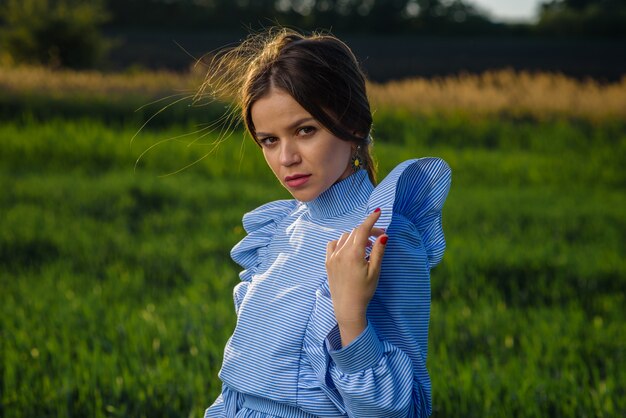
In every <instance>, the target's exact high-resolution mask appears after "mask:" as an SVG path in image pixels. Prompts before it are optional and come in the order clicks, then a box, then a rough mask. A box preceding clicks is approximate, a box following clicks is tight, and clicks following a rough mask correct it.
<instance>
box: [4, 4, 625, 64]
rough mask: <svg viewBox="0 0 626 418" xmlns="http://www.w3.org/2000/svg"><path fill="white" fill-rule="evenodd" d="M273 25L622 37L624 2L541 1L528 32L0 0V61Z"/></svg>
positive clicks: (326, 11)
mask: <svg viewBox="0 0 626 418" xmlns="http://www.w3.org/2000/svg"><path fill="white" fill-rule="evenodd" d="M273 24H281V25H287V26H292V27H297V28H303V29H332V30H333V31H334V32H341V33H359V32H360V33H369V34H372V33H401V34H402V33H406V34H409V33H410V34H429V35H451V36H458V35H499V36H500V35H526V36H532V35H541V36H606V37H615V36H620V37H623V36H624V35H626V0H547V1H544V2H543V3H542V4H541V8H540V16H539V20H538V23H536V24H530V23H529V24H506V23H498V22H494V21H492V19H491V18H490V16H489V15H488V13H487V12H486V11H484V10H482V9H480V8H478V7H477V6H475V5H473V4H472V3H471V2H470V1H468V2H466V1H463V0H0V46H1V47H2V50H1V51H2V52H0V59H2V60H3V61H4V62H16V63H19V62H28V63H36V64H45V65H49V66H68V67H73V68H85V67H91V66H94V65H96V64H97V63H98V61H99V60H100V59H101V58H102V57H103V56H104V55H105V53H106V51H107V49H109V48H110V47H111V44H110V43H109V42H108V41H107V40H106V39H104V37H103V36H102V35H101V32H100V31H99V30H100V29H101V28H102V27H109V28H121V29H124V28H127V29H136V28H144V29H154V30H158V29H163V28H168V29H186V30H187V29H193V30H203V31H231V32H233V31H235V32H245V31H246V29H247V28H249V29H252V30H256V29H259V28H261V27H263V26H271V25H273Z"/></svg>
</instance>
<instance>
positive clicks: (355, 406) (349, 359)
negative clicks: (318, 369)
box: [326, 323, 414, 418]
mask: <svg viewBox="0 0 626 418" xmlns="http://www.w3.org/2000/svg"><path fill="white" fill-rule="evenodd" d="M338 344H340V336H339V330H338V328H337V327H335V328H334V329H333V330H332V331H331V332H330V333H329V335H328V338H327V340H326V346H327V348H328V351H329V353H330V356H331V358H332V361H331V362H330V366H329V370H328V372H329V375H330V377H331V379H332V381H333V383H334V385H335V387H336V388H337V390H338V391H339V393H340V394H341V397H342V398H343V401H344V403H345V406H346V409H347V411H348V413H349V415H350V416H355V417H386V418H387V417H389V418H395V417H398V418H400V417H402V418H405V417H413V416H414V415H413V413H412V410H413V408H412V403H413V399H412V398H413V386H414V382H413V364H412V362H411V359H410V358H409V357H408V356H407V355H406V354H405V353H404V352H403V351H402V350H400V349H398V348H397V347H395V346H393V345H392V344H390V343H389V342H386V341H380V340H379V338H378V336H377V335H376V332H375V330H374V328H373V326H372V325H371V323H368V325H367V326H366V328H365V330H364V331H363V333H362V334H361V335H359V336H358V337H357V338H356V339H355V340H354V341H352V342H351V343H350V344H349V345H347V346H345V347H343V348H339V349H338V348H337V346H338Z"/></svg>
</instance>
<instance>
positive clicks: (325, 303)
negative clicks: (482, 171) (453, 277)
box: [310, 158, 451, 418]
mask: <svg viewBox="0 0 626 418" xmlns="http://www.w3.org/2000/svg"><path fill="white" fill-rule="evenodd" d="M450 178H451V175H450V168H449V167H448V165H447V164H446V163H445V162H444V161H443V160H441V159H438V158H421V159H418V160H411V161H407V162H405V163H403V164H401V165H399V166H398V167H396V168H395V169H394V170H393V171H392V172H391V173H390V174H389V176H387V178H385V180H384V181H383V182H381V183H380V184H379V185H378V186H377V187H376V189H375V190H374V191H373V192H372V195H371V197H370V201H369V202H368V210H367V212H366V213H369V212H371V210H373V209H374V208H376V207H380V208H381V211H382V213H381V217H380V218H379V222H378V223H377V226H379V227H384V228H386V230H387V234H388V235H389V242H388V244H387V248H386V249H385V256H384V258H383V264H382V267H381V273H380V277H379V283H378V287H377V290H376V293H375V294H374V297H373V299H372V301H371V302H370V304H369V306H368V311H367V319H368V325H367V327H366V328H365V330H364V331H363V332H362V333H361V335H359V336H358V337H357V338H356V339H355V340H354V341H352V342H351V343H350V344H349V345H347V346H345V347H343V348H342V347H341V340H340V336H339V330H338V327H337V324H336V321H335V320H334V312H333V311H332V300H330V292H329V291H328V289H326V288H323V289H320V291H318V293H317V294H316V306H315V309H314V310H313V313H312V315H313V318H312V321H313V322H314V323H315V324H314V325H312V326H311V329H312V330H314V332H316V333H318V337H319V336H322V335H323V336H324V339H323V353H320V352H317V355H318V359H317V360H313V361H311V363H312V364H323V365H324V369H323V370H322V368H321V367H318V370H317V372H318V378H319V379H321V380H322V381H323V382H324V384H325V385H326V386H327V387H328V392H329V393H330V394H333V393H335V396H334V402H335V404H336V406H337V407H338V408H339V409H340V410H344V411H346V413H347V414H348V416H358V417H381V416H384V417H403V418H404V417H411V418H415V417H427V416H429V415H430V414H431V413H432V405H431V383H430V377H429V374H428V371H427V369H426V356H427V348H428V323H429V320H430V269H431V268H432V267H434V266H435V265H436V264H437V263H439V261H441V258H442V256H443V252H444V249H445V240H444V237H443V230H442V227H441V209H442V206H443V203H444V201H445V198H446V196H447V193H448V190H449V187H450ZM326 287H327V286H326ZM310 351H311V352H312V354H310V355H313V354H314V350H310ZM324 355H325V357H323V356H324ZM331 399H333V398H331Z"/></svg>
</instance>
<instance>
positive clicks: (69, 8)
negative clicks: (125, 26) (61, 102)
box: [0, 0, 109, 68]
mask: <svg viewBox="0 0 626 418" xmlns="http://www.w3.org/2000/svg"><path fill="white" fill-rule="evenodd" d="M0 16H1V17H2V20H3V21H4V28H2V31H1V32H0V43H1V44H2V46H3V47H4V48H3V49H4V50H5V52H6V53H8V55H9V56H10V58H11V60H12V61H13V62H15V63H28V64H41V65H47V66H51V67H70V68H88V67H92V66H94V65H96V64H97V63H98V62H99V61H100V60H101V58H102V57H103V56H104V54H105V52H106V50H107V49H108V47H109V44H108V43H107V42H106V40H105V39H104V38H103V37H102V35H101V34H100V33H99V31H98V26H99V25H101V24H102V23H104V22H105V21H106V19H107V17H108V15H107V13H106V11H105V9H104V3H103V1H102V0H7V1H6V3H5V4H4V6H1V8H0Z"/></svg>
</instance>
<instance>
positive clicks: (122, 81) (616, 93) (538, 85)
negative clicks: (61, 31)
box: [0, 67, 626, 120]
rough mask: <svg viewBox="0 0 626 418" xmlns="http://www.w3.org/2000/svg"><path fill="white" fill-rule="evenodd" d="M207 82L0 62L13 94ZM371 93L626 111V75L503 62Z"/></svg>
mask: <svg viewBox="0 0 626 418" xmlns="http://www.w3.org/2000/svg"><path fill="white" fill-rule="evenodd" d="M201 82H202V74H201V70H198V71H192V72H190V73H184V74H181V73H174V72H167V71H158V72H140V73H115V74H106V73H100V72H95V71H87V72H74V71H50V70H46V69H43V68H30V67H25V68H0V94H5V95H6V94H9V95H12V96H14V97H15V96H20V95H33V94H35V95H48V96H52V97H55V98H64V97H65V98H71V97H74V96H81V97H85V96H93V97H97V98H99V99H101V98H103V97H105V98H106V97H108V98H111V99H117V100H120V99H123V98H124V97H129V96H134V97H140V98H142V99H144V98H145V99H146V100H150V99H158V98H163V97H166V96H171V95H180V96H192V95H193V93H194V92H195V91H196V89H197V88H198V87H199V86H200V84H201ZM369 95H370V98H371V101H372V107H373V109H378V110H384V109H389V108H393V109H401V110H403V111H406V112H409V113H412V114H426V115H428V114H433V113H437V114H441V113H444V114H445V113H450V112H463V113H467V114H475V115H482V116H488V115H503V114H507V115H513V116H522V117H523V116H530V117H534V118H537V119H543V118H547V117H554V116H566V117H575V118H582V119H589V120H602V119H606V118H620V119H626V75H625V76H624V77H622V79H621V80H620V82H617V83H612V84H600V83H597V82H595V81H593V80H586V81H578V80H575V79H572V78H568V77H565V76H563V75H560V74H550V73H538V74H530V73H527V72H515V71H512V70H501V71H489V72H486V73H483V74H480V75H470V74H462V75H459V76H452V77H443V78H436V79H432V80H427V79H424V78H414V79H408V80H402V81H393V82H389V83H385V84H376V83H370V85H369Z"/></svg>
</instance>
